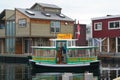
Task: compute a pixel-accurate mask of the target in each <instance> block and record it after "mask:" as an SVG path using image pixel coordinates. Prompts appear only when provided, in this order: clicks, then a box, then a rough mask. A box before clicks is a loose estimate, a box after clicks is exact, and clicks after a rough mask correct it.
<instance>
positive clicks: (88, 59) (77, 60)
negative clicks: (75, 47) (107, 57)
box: [67, 56, 97, 64]
mask: <svg viewBox="0 0 120 80" xmlns="http://www.w3.org/2000/svg"><path fill="white" fill-rule="evenodd" d="M95 60H97V56H91V57H68V58H67V63H68V64H76V63H88V62H92V61H95Z"/></svg>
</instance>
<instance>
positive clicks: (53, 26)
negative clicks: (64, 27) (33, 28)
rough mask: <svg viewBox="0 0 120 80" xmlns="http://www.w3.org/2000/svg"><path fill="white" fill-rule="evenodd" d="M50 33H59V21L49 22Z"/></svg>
mask: <svg viewBox="0 0 120 80" xmlns="http://www.w3.org/2000/svg"><path fill="white" fill-rule="evenodd" d="M50 28H51V29H50V30H51V32H60V22H59V21H51V25H50Z"/></svg>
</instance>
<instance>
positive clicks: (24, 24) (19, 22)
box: [18, 19, 27, 27]
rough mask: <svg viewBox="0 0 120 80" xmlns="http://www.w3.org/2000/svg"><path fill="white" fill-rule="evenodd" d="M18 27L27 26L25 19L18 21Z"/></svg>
mask: <svg viewBox="0 0 120 80" xmlns="http://www.w3.org/2000/svg"><path fill="white" fill-rule="evenodd" d="M18 25H19V27H26V25H27V22H26V19H19V21H18Z"/></svg>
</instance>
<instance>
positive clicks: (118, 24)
mask: <svg viewBox="0 0 120 80" xmlns="http://www.w3.org/2000/svg"><path fill="white" fill-rule="evenodd" d="M108 25H109V26H108V28H109V29H119V28H120V21H110V22H109V23H108Z"/></svg>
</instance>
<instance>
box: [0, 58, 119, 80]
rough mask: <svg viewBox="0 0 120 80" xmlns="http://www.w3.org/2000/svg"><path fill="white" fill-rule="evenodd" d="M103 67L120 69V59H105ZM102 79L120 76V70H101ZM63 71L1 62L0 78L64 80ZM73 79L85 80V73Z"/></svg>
mask: <svg viewBox="0 0 120 80" xmlns="http://www.w3.org/2000/svg"><path fill="white" fill-rule="evenodd" d="M101 66H102V68H106V67H107V68H116V69H120V63H119V60H118V61H115V60H110V61H108V60H105V61H104V60H103V61H102V65H101ZM101 74H102V75H101V80H113V79H114V78H116V77H117V76H120V70H118V74H117V71H115V70H111V71H108V70H103V71H101ZM62 75H63V73H49V74H46V73H44V74H43V73H35V74H33V73H32V70H31V67H30V65H29V64H20V63H19V64H17V63H0V80H62ZM73 80H83V74H74V75H73Z"/></svg>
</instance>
